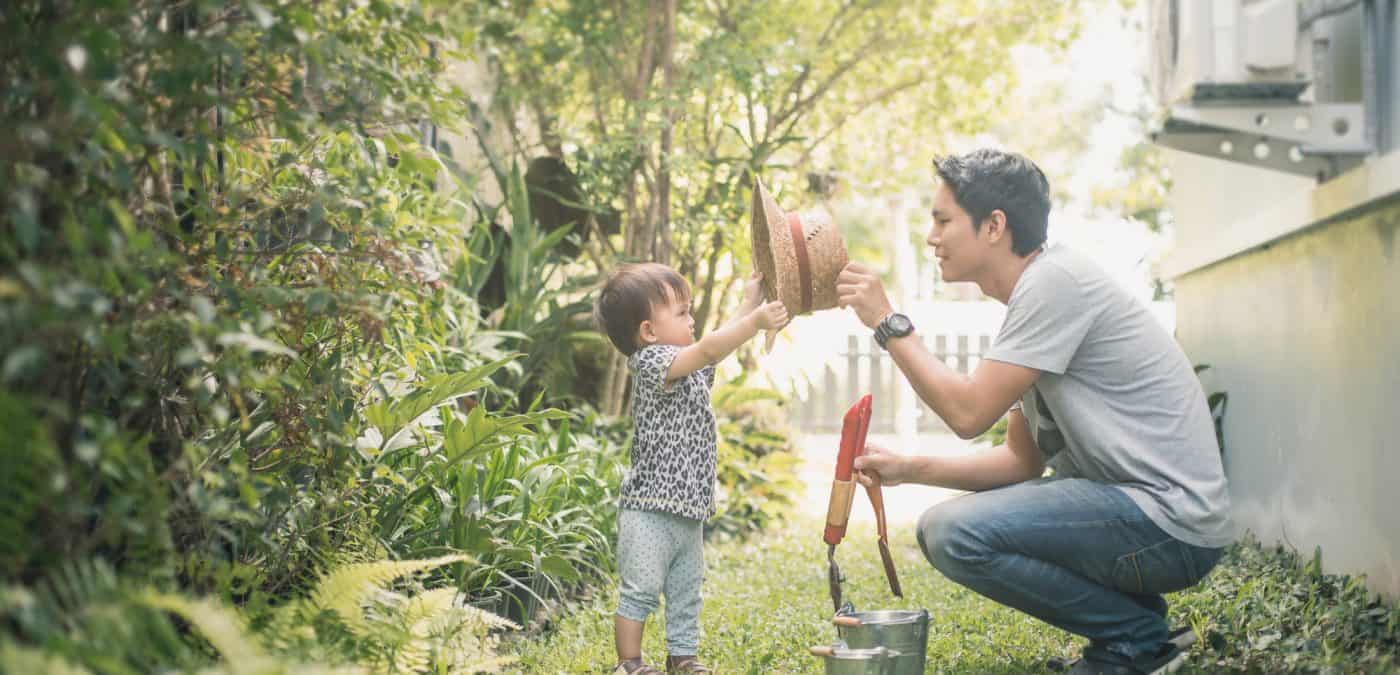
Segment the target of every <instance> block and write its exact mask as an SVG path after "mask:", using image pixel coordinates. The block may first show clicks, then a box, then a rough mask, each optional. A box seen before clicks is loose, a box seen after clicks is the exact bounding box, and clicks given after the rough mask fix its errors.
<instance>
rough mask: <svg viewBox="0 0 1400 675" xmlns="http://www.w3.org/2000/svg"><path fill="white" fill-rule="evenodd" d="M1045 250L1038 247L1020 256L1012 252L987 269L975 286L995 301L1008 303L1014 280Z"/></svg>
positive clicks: (1018, 279) (1014, 287) (1013, 287)
mask: <svg viewBox="0 0 1400 675" xmlns="http://www.w3.org/2000/svg"><path fill="white" fill-rule="evenodd" d="M1044 252H1045V247H1043V246H1042V247H1040V248H1038V249H1036V250H1034V251H1031V253H1030V255H1028V256H1025V257H1021V256H1018V255H1015V254H1014V253H1013V254H1012V257H1011V259H1010V260H1008V261H1006V263H1005V264H1002V265H999V266H998V267H996V268H995V269H990V270H988V271H987V277H986V278H985V279H981V280H978V282H977V286H978V287H979V288H981V289H982V293H983V294H985V295H988V296H990V297H993V298H996V300H997V302H1000V303H1001V304H1003V305H1006V304H1010V302H1011V292H1012V291H1014V290H1016V282H1017V281H1020V279H1021V275H1022V274H1023V273H1025V271H1026V267H1028V266H1029V265H1030V264H1031V261H1032V260H1035V259H1036V258H1037V257H1039V256H1040V254H1042V253H1044Z"/></svg>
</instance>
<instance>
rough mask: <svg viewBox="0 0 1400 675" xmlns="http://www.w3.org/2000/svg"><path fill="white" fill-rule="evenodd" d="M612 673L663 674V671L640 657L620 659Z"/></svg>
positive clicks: (619, 674) (622, 674)
mask: <svg viewBox="0 0 1400 675" xmlns="http://www.w3.org/2000/svg"><path fill="white" fill-rule="evenodd" d="M612 675H662V673H661V671H659V670H657V669H656V668H654V667H652V666H649V665H647V664H646V663H645V662H643V661H642V660H641V659H639V658H638V659H627V660H626V661H618V662H617V667H616V668H613V669H612Z"/></svg>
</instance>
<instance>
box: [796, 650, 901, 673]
mask: <svg viewBox="0 0 1400 675" xmlns="http://www.w3.org/2000/svg"><path fill="white" fill-rule="evenodd" d="M811 651H812V654H813V655H814V656H819V657H821V659H822V660H823V661H825V662H826V675H895V666H896V664H897V662H898V661H897V660H898V658H899V652H897V651H894V650H892V649H886V648H884V647H874V648H871V649H853V648H851V647H847V646H846V645H845V644H844V643H841V642H838V643H836V644H834V645H831V646H830V647H827V646H821V647H812V649H811Z"/></svg>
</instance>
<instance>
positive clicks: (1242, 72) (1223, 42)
mask: <svg viewBox="0 0 1400 675" xmlns="http://www.w3.org/2000/svg"><path fill="white" fill-rule="evenodd" d="M1149 11H1150V12H1151V13H1150V21H1149V34H1150V37H1151V42H1150V44H1151V50H1152V51H1151V55H1150V64H1151V65H1150V68H1151V71H1150V72H1151V82H1152V91H1153V94H1154V95H1155V96H1156V98H1157V102H1158V103H1160V104H1162V105H1172V104H1175V103H1180V102H1183V101H1195V102H1199V101H1202V100H1211V99H1222V100H1239V99H1277V98H1284V99H1287V100H1290V101H1293V100H1297V99H1298V97H1299V95H1300V94H1302V93H1303V91H1304V90H1305V89H1307V87H1308V84H1309V82H1310V80H1311V75H1312V66H1311V64H1312V40H1311V38H1310V36H1309V35H1308V33H1309V31H1307V30H1299V17H1298V3H1297V0H1154V1H1153V2H1152V3H1151V5H1150V10H1149Z"/></svg>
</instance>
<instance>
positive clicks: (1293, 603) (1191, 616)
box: [504, 520, 1400, 673]
mask: <svg viewBox="0 0 1400 675" xmlns="http://www.w3.org/2000/svg"><path fill="white" fill-rule="evenodd" d="M775 529H776V531H772V532H766V533H761V534H758V535H755V536H753V537H750V538H749V539H747V540H743V541H729V542H722V543H712V544H707V546H706V551H705V555H706V561H707V564H706V568H707V569H706V577H705V609H704V613H703V614H702V617H701V620H702V624H703V638H702V640H701V645H700V655H701V657H702V658H703V659H704V660H705V661H707V662H708V663H709V664H710V665H711V666H712V667H715V668H717V669H718V670H719V671H720V672H724V673H820V672H823V671H822V663H821V661H820V660H819V659H817V658H815V657H813V656H810V655H809V654H808V652H807V648H808V647H810V646H812V645H818V644H830V643H831V642H832V641H834V640H835V639H836V629H835V628H834V627H833V626H832V625H831V623H830V617H831V614H832V611H831V601H830V598H829V597H828V595H827V590H826V548H825V545H823V544H822V543H821V537H820V535H819V534H818V533H819V532H820V530H821V525H820V523H818V522H815V521H810V520H802V521H797V522H795V523H791V524H788V525H786V526H778V527H777V528H775ZM891 536H892V537H893V541H892V542H891V543H892V548H893V550H894V554H895V564H896V566H897V567H898V569H899V573H900V580H901V581H902V582H903V586H904V591H905V598H904V599H903V600H899V599H896V598H894V597H892V596H890V594H889V589H888V587H887V586H886V585H885V580H884V575H883V573H882V572H881V569H880V562H879V554H878V553H877V552H876V549H875V545H874V539H875V536H874V532H873V528H871V527H869V526H865V527H862V526H860V525H857V526H856V527H855V528H854V531H853V533H852V535H851V536H850V537H848V538H847V540H846V541H845V542H844V543H843V544H842V545H841V546H840V547H839V548H838V550H837V561H838V562H840V563H841V567H842V570H844V571H845V573H846V575H847V577H848V578H847V582H846V596H847V598H848V599H850V600H851V601H853V602H854V603H855V605H856V607H857V609H917V608H920V607H923V608H927V609H928V610H929V612H930V614H931V615H932V617H933V618H932V621H931V622H930V626H929V645H928V661H927V672H930V673H1026V672H1048V671H1047V668H1046V661H1047V660H1048V659H1050V658H1051V657H1057V656H1058V657H1066V658H1073V657H1075V656H1077V654H1078V652H1079V650H1080V649H1081V648H1082V647H1083V644H1084V641H1083V640H1082V639H1081V638H1078V637H1075V636H1073V635H1070V634H1069V633H1066V632H1064V631H1061V630H1058V629H1055V628H1052V627H1050V626H1047V625H1045V624H1042V623H1040V622H1039V621H1036V620H1034V619H1031V618H1030V617H1028V616H1025V615H1023V614H1021V613H1019V612H1016V611H1013V610H1010V609H1007V608H1005V607H1002V606H1000V605H997V604H995V603H993V602H991V601H989V600H986V599H984V598H982V597H981V596H978V595H976V594H975V593H972V592H970V591H968V590H966V589H964V588H962V587H961V586H958V585H957V584H954V583H953V582H951V581H948V580H947V579H945V578H944V577H943V576H942V575H941V574H939V573H938V572H936V571H935V570H933V568H932V567H930V566H929V565H928V563H927V562H926V561H925V560H924V558H923V556H922V554H920V552H919V551H918V549H917V548H916V546H915V543H914V540H913V532H912V529H911V528H909V527H907V526H905V527H900V528H896V530H895V531H894V532H893V533H892V535H891ZM1297 562H1298V561H1297V558H1296V556H1292V555H1290V554H1287V553H1283V552H1279V551H1276V550H1268V549H1261V548H1259V547H1258V546H1256V545H1252V544H1245V545H1240V546H1236V547H1234V548H1232V549H1231V551H1230V553H1229V555H1227V556H1226V558H1225V560H1224V562H1222V563H1221V565H1220V566H1219V567H1217V569H1216V570H1215V571H1214V572H1213V573H1212V574H1211V576H1210V577H1208V579H1207V580H1206V582H1205V583H1203V584H1202V585H1201V586H1199V587H1197V588H1195V589H1192V590H1191V591H1188V592H1185V593H1179V594H1174V595H1172V596H1169V598H1168V599H1169V601H1170V602H1171V605H1172V609H1171V612H1172V623H1173V625H1177V624H1181V623H1186V622H1190V623H1191V624H1192V625H1193V626H1195V627H1196V629H1197V631H1198V632H1199V633H1200V634H1201V636H1202V638H1201V641H1200V642H1199V643H1198V644H1197V646H1196V647H1194V648H1193V650H1192V654H1191V657H1190V661H1189V662H1188V667H1187V668H1186V669H1185V670H1184V672H1200V673H1206V672H1221V671H1231V672H1267V673H1274V672H1289V671H1291V672H1319V671H1322V672H1348V673H1349V672H1366V673H1374V672H1400V671H1397V670H1396V663H1397V659H1396V656H1395V655H1396V653H1397V651H1400V608H1396V607H1393V606H1388V605H1384V604H1382V603H1378V602H1377V601H1375V599H1374V598H1371V597H1369V596H1368V594H1367V593H1366V592H1365V590H1364V589H1363V588H1362V587H1361V585H1360V584H1359V582H1358V581H1357V580H1355V579H1351V578H1347V577H1339V576H1334V575H1323V574H1320V573H1319V569H1320V568H1319V567H1318V566H1317V565H1316V564H1314V565H1312V566H1304V567H1300V566H1299V565H1298V564H1297ZM616 597H617V596H616V589H613V588H605V589H602V590H600V591H599V592H598V593H597V594H595V595H594V596H593V597H591V598H585V599H583V600H581V601H578V602H576V603H575V604H573V605H572V606H571V607H569V608H568V609H566V610H563V611H561V612H559V613H558V614H557V615H556V616H555V617H553V618H552V620H551V621H550V623H549V625H548V627H547V630H546V631H545V632H543V633H542V634H539V635H535V636H531V637H527V638H516V639H514V640H512V641H510V642H508V643H507V644H506V645H505V646H504V651H508V652H514V653H517V654H519V655H520V657H521V664H520V665H521V668H522V670H523V671H525V672H530V673H563V672H567V673H577V672H594V673H597V672H607V670H608V669H609V668H610V667H611V666H612V665H613V663H614V660H615V657H614V652H613V644H612V614H613V609H614V608H615V606H616ZM663 624H664V619H663V614H662V613H661V612H658V613H656V614H654V615H653V616H652V619H651V620H650V621H649V622H648V624H647V634H646V640H645V644H644V652H645V654H646V656H647V659H648V662H650V663H659V662H661V661H662V660H664V659H665V656H666V646H665V640H664V635H663V632H664V628H663Z"/></svg>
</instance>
